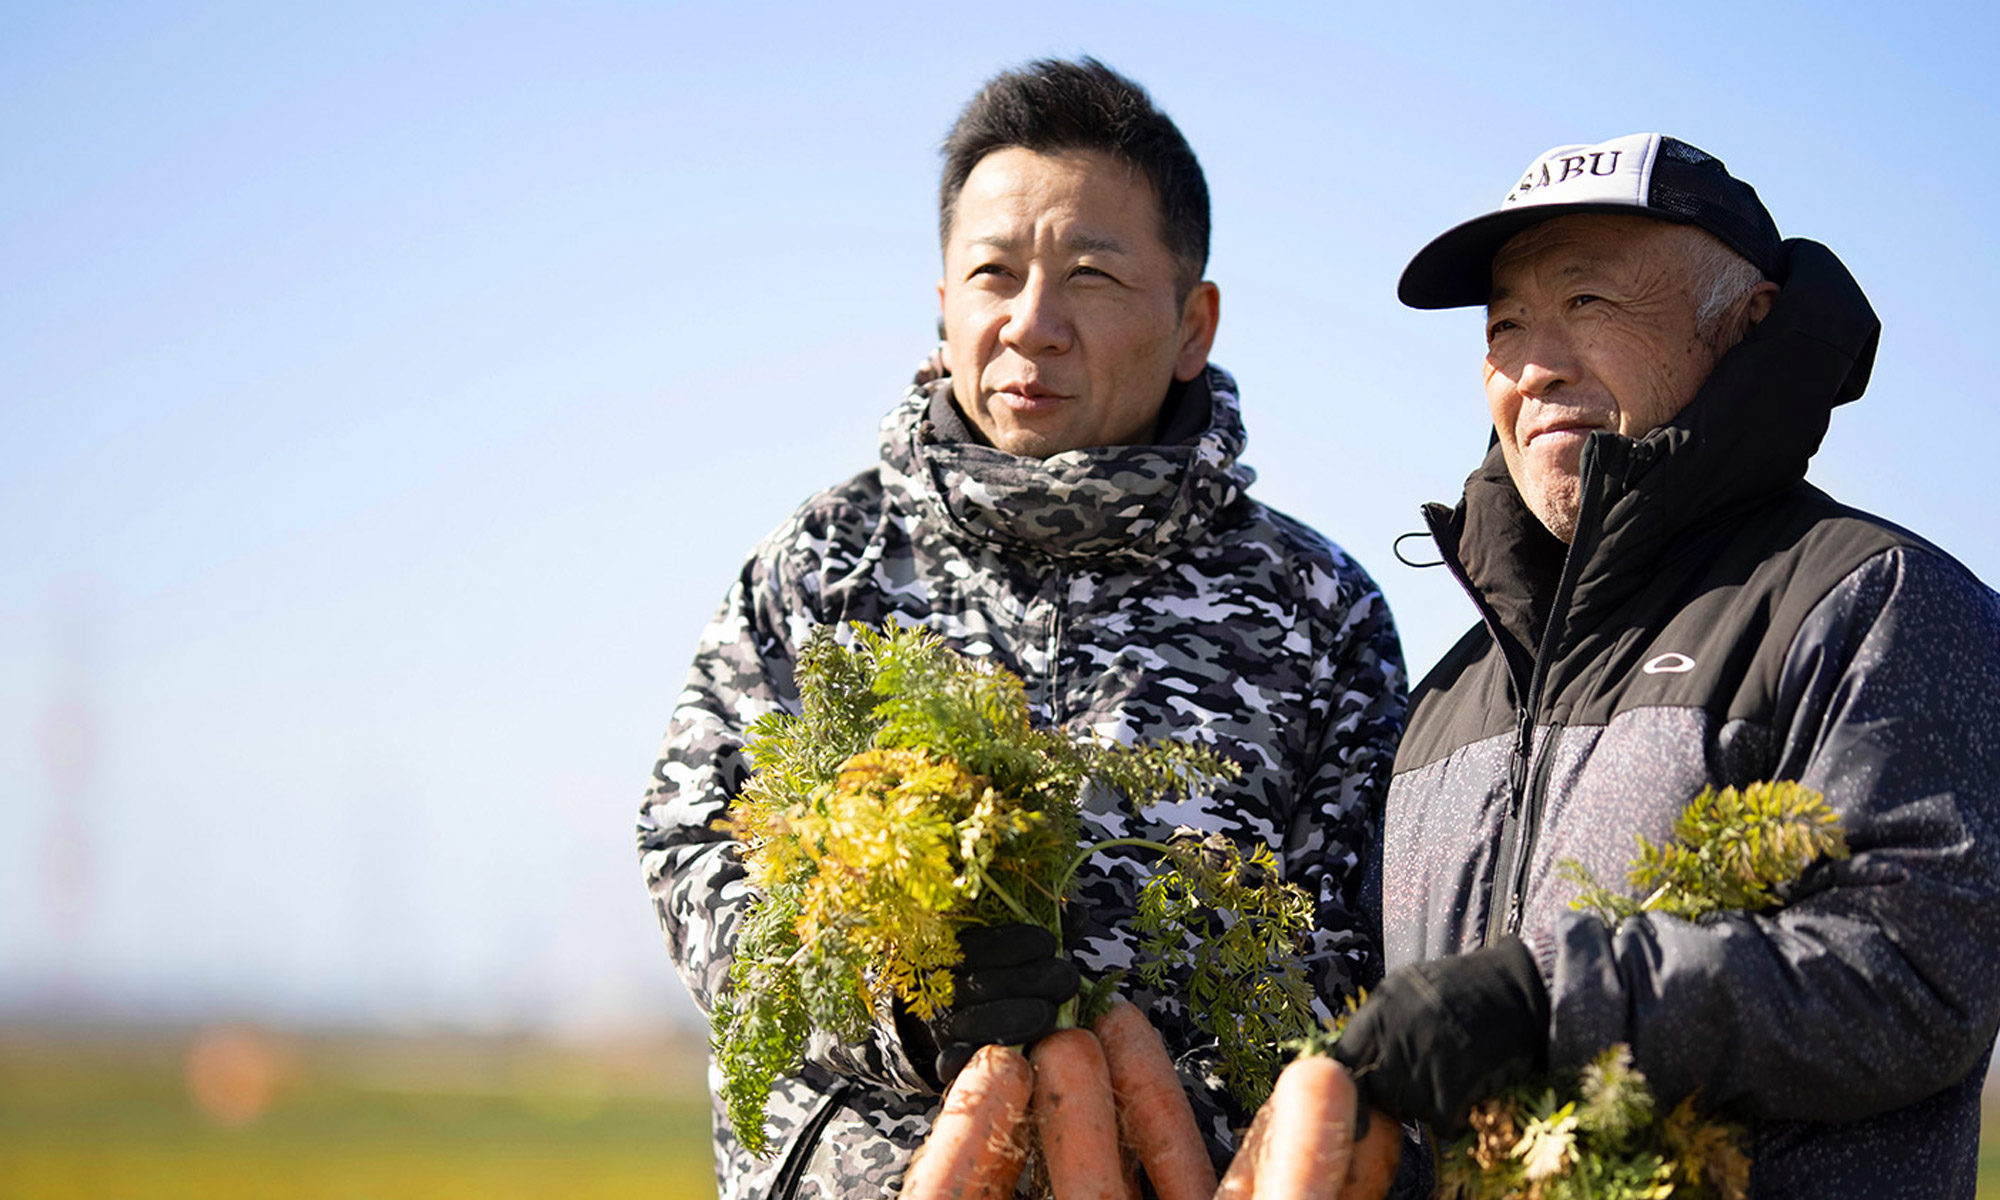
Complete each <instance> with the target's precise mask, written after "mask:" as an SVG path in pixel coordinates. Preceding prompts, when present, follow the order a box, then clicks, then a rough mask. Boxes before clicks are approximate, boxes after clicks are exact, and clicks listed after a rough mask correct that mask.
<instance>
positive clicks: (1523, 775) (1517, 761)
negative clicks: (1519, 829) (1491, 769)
mask: <svg viewBox="0 0 2000 1200" xmlns="http://www.w3.org/2000/svg"><path fill="white" fill-rule="evenodd" d="M1534 748H1535V717H1534V714H1533V713H1530V712H1529V711H1528V710H1527V709H1526V708H1520V709H1516V710H1515V712H1514V757H1513V761H1512V762H1511V763H1509V764H1508V769H1507V782H1508V784H1509V786H1510V787H1511V788H1512V796H1511V799H1512V800H1513V801H1514V803H1515V804H1519V803H1520V802H1521V799H1522V797H1524V796H1525V795H1527V791H1528V758H1529V755H1530V754H1531V752H1532V751H1533V750H1534Z"/></svg>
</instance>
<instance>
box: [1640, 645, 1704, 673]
mask: <svg viewBox="0 0 2000 1200" xmlns="http://www.w3.org/2000/svg"><path fill="white" fill-rule="evenodd" d="M1694 667H1695V662H1694V660H1693V659H1692V658H1689V657H1688V656H1687V655H1685V654H1682V653H1681V652H1680V651H1678V650H1669V651H1667V652H1666V653H1665V654H1657V655H1654V656H1653V657H1652V658H1649V659H1647V660H1646V665H1645V666H1643V667H1640V668H1639V669H1640V670H1641V671H1644V672H1645V673H1646V674H1648V675H1685V674H1687V673H1688V672H1689V671H1692V670H1694Z"/></svg>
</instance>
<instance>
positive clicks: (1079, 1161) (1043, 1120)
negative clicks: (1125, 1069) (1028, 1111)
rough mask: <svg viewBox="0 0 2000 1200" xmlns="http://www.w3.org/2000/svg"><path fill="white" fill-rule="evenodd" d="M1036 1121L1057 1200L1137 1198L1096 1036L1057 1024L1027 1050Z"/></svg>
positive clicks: (1128, 1199) (1108, 1070)
mask: <svg viewBox="0 0 2000 1200" xmlns="http://www.w3.org/2000/svg"><path fill="white" fill-rule="evenodd" d="M1029 1057H1030V1058H1031V1060H1032V1061H1033V1063H1034V1068H1035V1086H1034V1112H1035V1124H1036V1127H1037V1129H1038V1130H1039V1131H1040V1134H1041V1139H1042V1157H1043V1159H1044V1160H1045V1161H1046V1162H1047V1164H1048V1170H1049V1186H1050V1188H1051V1189H1052V1190H1053V1191H1054V1192H1055V1197H1056V1200H1137V1196H1136V1193H1135V1192H1134V1191H1133V1190H1132V1189H1131V1187H1130V1185H1129V1184H1128V1183H1127V1182H1126V1175H1125V1168H1124V1152H1123V1151H1122V1150H1121V1149H1120V1148H1119V1145H1118V1112H1117V1106H1116V1103H1115V1102H1114V1100H1113V1099H1112V1093H1111V1071H1110V1068H1109V1067H1108V1066H1106V1065H1105V1061H1104V1051H1103V1049H1102V1048H1101V1047H1100V1046H1099V1045H1098V1041H1097V1038H1096V1037H1095V1036H1093V1035H1092V1034H1091V1033H1090V1031H1088V1030H1084V1029H1060V1030H1057V1031H1056V1032H1055V1033H1052V1034H1050V1035H1049V1036H1048V1037H1045V1038H1043V1039H1042V1040H1041V1041H1039V1042H1037V1043H1035V1047H1034V1049H1033V1050H1032V1051H1030V1052H1029Z"/></svg>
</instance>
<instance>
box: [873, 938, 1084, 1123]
mask: <svg viewBox="0 0 2000 1200" xmlns="http://www.w3.org/2000/svg"><path fill="white" fill-rule="evenodd" d="M958 944H959V948H960V949H962V950H963V951H964V952H965V961H964V962H962V963H960V964H959V965H958V966H957V968H955V969H954V970H953V972H952V980H953V986H952V1002H951V1007H950V1008H947V1009H945V1010H943V1011H942V1012H940V1013H938V1014H937V1016H936V1017H934V1018H932V1019H931V1020H930V1021H928V1022H926V1021H919V1020H917V1019H916V1017H915V1016H914V1015H912V1014H911V1013H909V1012H907V1011H904V1010H903V1009H902V1007H901V1006H900V1005H899V1006H898V1007H897V1011H896V1029H897V1032H898V1034H900V1035H901V1037H902V1039H903V1048H904V1049H905V1050H907V1051H908V1052H909V1055H910V1059H911V1061H913V1062H914V1063H916V1064H917V1067H918V1069H919V1070H923V1071H926V1072H930V1071H934V1072H935V1078H933V1079H932V1080H931V1082H932V1083H934V1084H936V1085H938V1087H939V1088H940V1090H942V1089H943V1088H945V1087H947V1086H949V1085H950V1084H951V1081H952V1079H953V1078H955V1077H956V1076H957V1075H958V1073H959V1071H960V1070H961V1069H962V1068H963V1067H964V1066H965V1064H966V1063H967V1062H968V1061H969V1060H970V1059H971V1058H972V1055H973V1052H974V1051H976V1050H978V1049H979V1048H980V1047H981V1046H990V1045H1001V1046H1025V1045H1028V1044H1029V1043H1032V1042H1035V1041H1038V1040H1039V1039H1041V1038H1044V1037H1047V1036H1048V1035H1049V1034H1051V1033H1054V1032H1055V1028H1056V1009H1057V1007H1058V1006H1060V1005H1061V1004H1062V1002H1063V1001H1065V1000H1068V999H1069V998H1070V997H1071V996H1074V995H1076V989H1077V983H1078V979H1077V973H1076V967H1075V966H1073V965H1072V964H1071V963H1070V961H1069V960H1068V959H1066V958H1058V957H1056V939H1055V936H1054V935H1053V934H1051V933H1050V932H1049V931H1048V930H1046V929H1043V928H1041V927H1040V926H1036V925H975V926H971V927H969V928H966V929H962V930H960V931H959V935H958Z"/></svg>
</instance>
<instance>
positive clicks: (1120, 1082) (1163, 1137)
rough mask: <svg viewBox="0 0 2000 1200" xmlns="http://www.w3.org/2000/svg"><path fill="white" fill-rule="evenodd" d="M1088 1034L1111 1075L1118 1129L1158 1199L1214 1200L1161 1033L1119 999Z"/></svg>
mask: <svg viewBox="0 0 2000 1200" xmlns="http://www.w3.org/2000/svg"><path fill="white" fill-rule="evenodd" d="M1091 1030H1092V1032H1094V1033H1096V1034H1097V1040H1098V1043H1099V1044H1100V1045H1101V1046H1103V1048H1104V1061H1105V1064H1106V1065H1107V1066H1108V1067H1109V1068H1110V1071H1111V1091H1112V1094H1113V1095H1115V1096H1116V1097H1117V1099H1118V1125H1119V1127H1120V1128H1121V1129H1123V1130H1124V1133H1125V1141H1126V1142H1127V1143H1128V1144H1129V1145H1130V1146H1131V1147H1132V1149H1133V1151H1134V1152H1135V1153H1137V1154H1138V1156H1139V1164H1140V1165H1141V1166H1143V1167H1144V1168H1145V1169H1146V1178H1147V1179H1149V1180H1151V1181H1152V1183H1153V1190H1154V1191H1155V1192H1157V1193H1158V1194H1159V1197H1160V1200H1212V1198H1213V1197H1214V1195H1215V1166H1214V1164H1212V1163H1210V1162H1209V1160H1208V1148H1207V1147H1206V1146H1205V1145H1204V1144H1203V1143H1202V1139H1201V1127H1200V1126H1199V1125H1196V1124H1195V1120H1194V1108H1193V1107H1192V1106H1190V1105H1189V1104H1188V1098H1187V1093H1186V1092H1184V1091H1182V1090H1181V1080H1180V1076H1179V1075H1177V1074H1175V1073H1174V1060H1173V1059H1171V1058H1169V1057H1168V1056H1167V1046H1166V1043H1165V1042H1162V1041H1161V1040H1160V1033H1159V1030H1157V1029H1154V1028H1153V1023H1152V1022H1151V1021H1148V1020H1147V1019H1146V1014H1145V1013H1142V1012H1140V1011H1139V1008H1138V1006H1137V1005H1135V1004H1132V1003H1131V1002H1130V1001H1127V1000H1125V999H1122V998H1119V999H1114V1000H1113V1001H1112V1002H1111V1011H1110V1012H1107V1013H1105V1014H1104V1015H1103V1016H1102V1017H1099V1018H1098V1019H1097V1023H1096V1024H1095V1025H1093V1026H1091Z"/></svg>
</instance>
